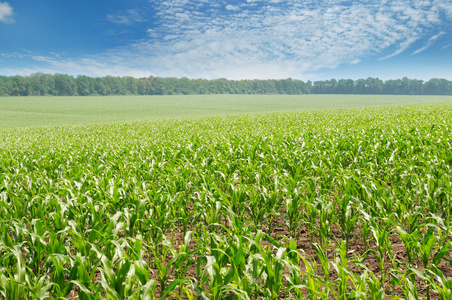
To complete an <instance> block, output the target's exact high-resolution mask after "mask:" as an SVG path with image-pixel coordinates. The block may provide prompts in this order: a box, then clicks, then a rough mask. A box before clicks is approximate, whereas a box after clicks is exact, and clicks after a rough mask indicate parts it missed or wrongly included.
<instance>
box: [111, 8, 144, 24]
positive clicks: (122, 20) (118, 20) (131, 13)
mask: <svg viewBox="0 0 452 300" xmlns="http://www.w3.org/2000/svg"><path fill="white" fill-rule="evenodd" d="M107 20H108V21H110V22H112V23H115V24H123V25H131V24H134V23H139V22H145V21H146V19H145V18H144V17H143V16H142V15H141V13H140V12H139V11H138V10H137V9H128V10H126V11H124V12H122V13H120V14H116V15H107Z"/></svg>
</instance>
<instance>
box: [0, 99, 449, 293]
mask: <svg viewBox="0 0 452 300" xmlns="http://www.w3.org/2000/svg"><path fill="white" fill-rule="evenodd" d="M450 120H452V106H451V105H446V104H438V105H423V106H404V107H391V108H388V107H379V108H367V109H352V110H337V111H312V112H304V113H279V114H262V115H245V116H234V117H221V118H219V117H217V118H199V119H174V120H160V121H153V122H135V123H117V124H115V123H112V124H100V125H88V126H61V127H42V128H27V129H15V130H4V131H1V132H0V233H1V237H0V295H1V296H0V297H4V298H7V299H23V298H25V299H47V298H51V299H58V298H71V297H72V298H74V297H77V298H79V299H105V298H107V299H125V298H127V299H154V298H182V299H197V298H198V299H199V297H200V298H203V299H301V298H309V299H318V298H321V299H331V298H340V299H346V298H350V299H383V298H385V297H386V298H388V297H389V298H409V299H418V298H422V297H425V298H428V299H429V298H441V299H451V297H452V294H451V289H452V257H451V250H450V248H451V242H450V238H451V234H452V225H451V224H452V222H451V221H452V220H451V215H452V214H451V212H452V188H451V179H452V178H451V176H452V171H451V164H452V152H451V151H449V149H451V147H452V145H451V142H452V141H451V136H452V135H451V130H452V122H451V121H450Z"/></svg>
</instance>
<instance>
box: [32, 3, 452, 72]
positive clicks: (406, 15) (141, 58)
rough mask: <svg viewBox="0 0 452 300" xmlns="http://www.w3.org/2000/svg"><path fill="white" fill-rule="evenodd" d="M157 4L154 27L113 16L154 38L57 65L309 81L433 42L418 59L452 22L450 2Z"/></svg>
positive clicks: (131, 15) (134, 16)
mask: <svg viewBox="0 0 452 300" xmlns="http://www.w3.org/2000/svg"><path fill="white" fill-rule="evenodd" d="M149 3H150V4H149V5H151V6H152V7H153V9H154V15H153V16H152V17H149V16H148V18H147V19H152V26H151V25H150V23H149V24H148V23H146V21H145V18H144V17H143V16H142V15H140V12H139V11H138V10H129V11H126V12H125V13H122V14H117V15H110V16H108V17H107V18H108V19H109V20H110V21H111V22H113V23H116V24H131V23H132V22H135V23H136V22H143V23H142V24H143V26H147V27H148V28H147V33H148V36H147V37H146V38H143V39H141V40H139V41H136V42H133V43H129V44H127V45H124V46H122V47H118V48H114V49H110V50H108V51H105V52H103V53H101V54H99V55H93V56H90V57H84V58H80V59H76V58H72V59H61V58H57V57H52V58H51V61H48V62H47V64H48V65H49V66H52V67H54V68H55V69H57V70H64V68H67V69H68V70H75V71H72V73H74V72H79V73H82V72H83V71H84V70H85V73H88V74H89V75H100V76H103V75H105V74H111V75H131V76H146V75H150V74H153V75H156V76H176V77H182V76H187V77H191V78H199V77H202V78H219V77H226V78H230V79H243V78H287V77H294V78H301V79H305V78H309V76H310V75H311V74H313V73H315V72H316V71H318V70H320V69H325V68H336V67H338V66H339V65H342V64H359V62H360V61H365V60H366V59H368V58H378V59H380V60H387V59H390V58H393V57H396V56H397V55H400V54H401V53H404V52H406V51H408V50H409V49H412V47H413V46H414V45H415V44H416V45H418V44H419V42H421V41H424V40H425V41H424V43H425V45H424V46H422V47H421V48H420V49H418V50H416V51H414V52H411V53H412V54H418V53H420V52H422V51H424V50H426V49H428V48H429V47H431V46H432V45H433V44H434V43H435V42H437V41H438V40H439V39H440V38H441V37H442V36H443V35H442V33H441V32H443V31H445V30H446V29H444V28H443V25H444V24H449V26H450V21H451V20H452V8H451V7H452V6H451V5H450V0H423V1H417V0H393V1H387V0H378V1H377V0H371V1H343V0H320V1H313V0H311V1H298V0H240V1H230V0H218V1H208V0H152V1H150V2H149ZM147 24H148V25H147ZM156 24H157V25H156ZM444 26H445V25H444ZM426 36H430V37H431V38H430V39H428V38H426ZM411 51H412V50H411ZM41 63H44V62H43V61H41ZM69 67H70V68H72V69H70V68H69ZM59 72H61V71H59Z"/></svg>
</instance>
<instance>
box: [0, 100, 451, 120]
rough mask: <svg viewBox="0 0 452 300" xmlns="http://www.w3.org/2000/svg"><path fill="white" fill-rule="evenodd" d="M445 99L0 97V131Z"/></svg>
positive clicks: (420, 102) (418, 102)
mask: <svg viewBox="0 0 452 300" xmlns="http://www.w3.org/2000/svg"><path fill="white" fill-rule="evenodd" d="M451 101H452V97H450V96H393V95H297V96H288V95H189V96H183V95H177V96H87V97H33V96H29V97H0V127H27V126H48V125H62V124H87V123H101V122H121V121H141V120H151V119H156V118H180V117H195V116H213V115H231V114H244V113H245V114H246V113H259V112H283V111H300V110H313V109H337V108H353V107H368V106H381V105H407V104H422V103H425V104H426V103H437V102H451Z"/></svg>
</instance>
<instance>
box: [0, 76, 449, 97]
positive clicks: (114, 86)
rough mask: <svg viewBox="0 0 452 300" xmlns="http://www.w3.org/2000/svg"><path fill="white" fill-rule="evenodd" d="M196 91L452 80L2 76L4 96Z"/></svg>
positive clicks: (287, 90)
mask: <svg viewBox="0 0 452 300" xmlns="http://www.w3.org/2000/svg"><path fill="white" fill-rule="evenodd" d="M190 94H198V95H199V94H286V95H300V94H392V95H452V81H448V80H446V79H438V78H433V79H430V80H428V81H423V80H417V79H408V78H406V77H404V78H402V79H395V80H386V81H383V80H381V79H378V78H372V77H369V78H367V79H358V80H352V79H340V80H336V79H331V80H324V81H314V82H312V81H307V82H304V81H301V80H296V79H291V78H288V79H281V80H273V79H269V80H258V79H255V80H227V79H214V80H207V79H188V78H185V77H184V78H160V77H154V76H150V77H146V78H134V77H113V76H105V77H88V76H83V75H82V76H77V77H74V76H70V75H65V74H54V75H50V74H43V73H35V74H32V75H30V76H0V96H32V95H35V96H45V95H54V96H76V95H78V96H89V95H190Z"/></svg>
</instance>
